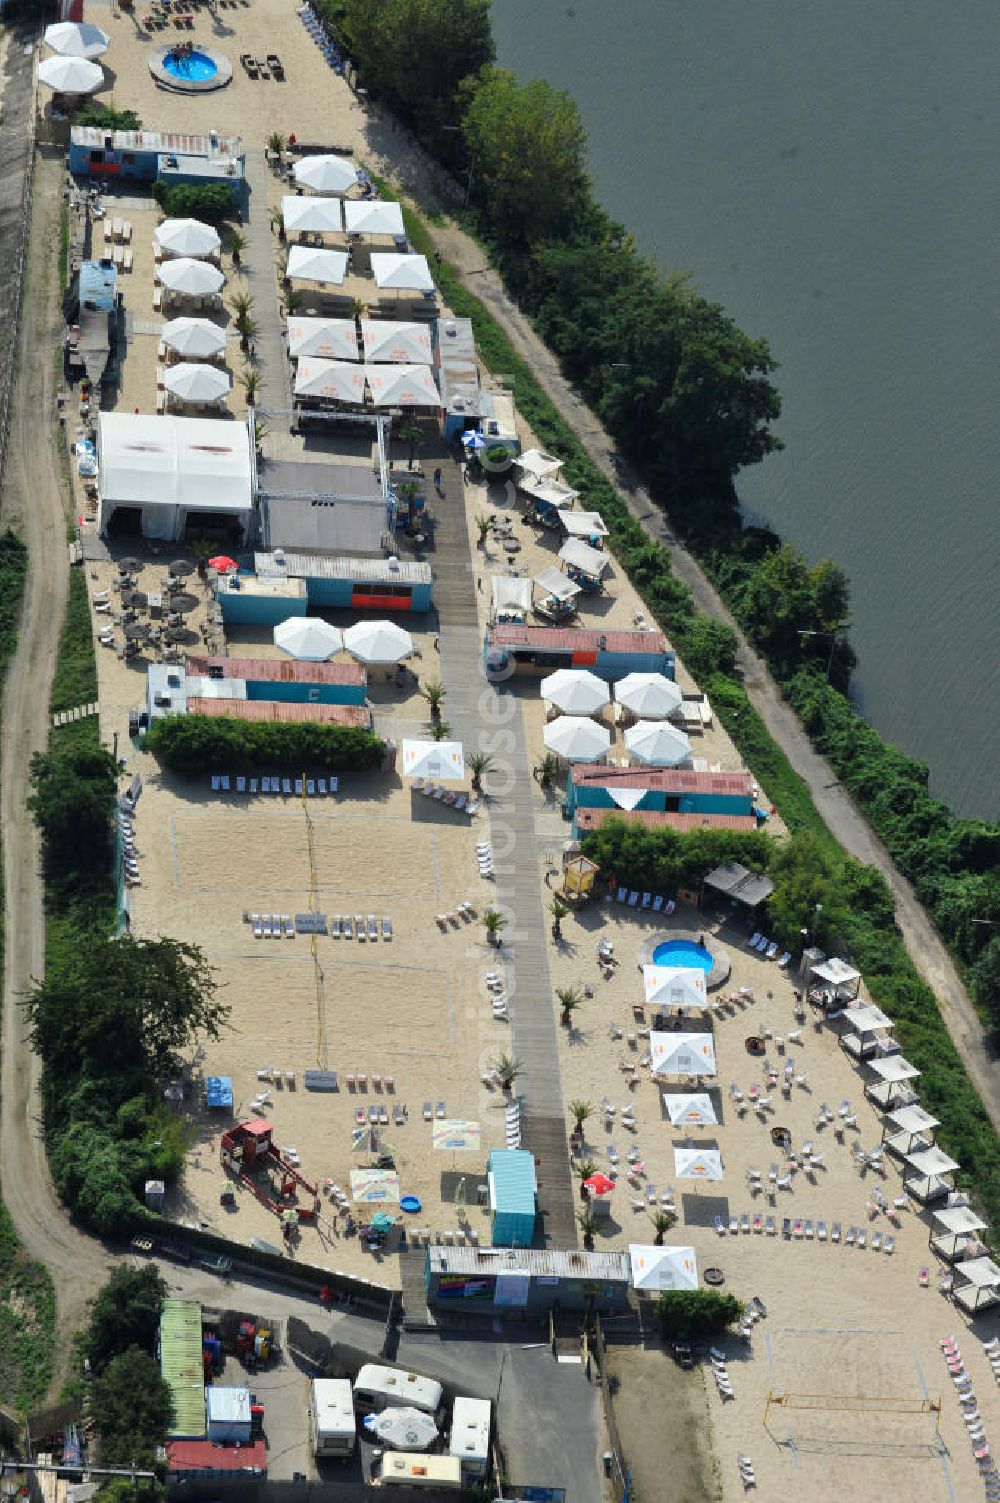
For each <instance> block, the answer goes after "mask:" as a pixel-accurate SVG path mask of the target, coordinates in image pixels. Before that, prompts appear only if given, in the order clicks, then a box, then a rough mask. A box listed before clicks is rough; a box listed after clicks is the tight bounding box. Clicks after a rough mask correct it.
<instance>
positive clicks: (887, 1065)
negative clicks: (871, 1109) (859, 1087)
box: [863, 1054, 920, 1112]
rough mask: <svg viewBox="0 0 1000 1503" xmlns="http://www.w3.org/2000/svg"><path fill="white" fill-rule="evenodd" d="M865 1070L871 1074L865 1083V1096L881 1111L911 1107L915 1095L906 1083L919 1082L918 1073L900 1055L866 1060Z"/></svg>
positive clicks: (913, 1066) (915, 1068)
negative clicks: (898, 1107)
mask: <svg viewBox="0 0 1000 1503" xmlns="http://www.w3.org/2000/svg"><path fill="white" fill-rule="evenodd" d="M863 1063H864V1067H865V1069H866V1070H869V1071H870V1072H871V1076H870V1078H869V1079H867V1080H866V1081H865V1095H866V1096H867V1097H868V1099H869V1101H872V1102H874V1104H875V1105H876V1106H877V1107H880V1108H881V1110H882V1111H884V1112H888V1111H892V1109H893V1108H894V1107H897V1106H912V1105H913V1104H914V1102H915V1101H916V1099H917V1093H916V1091H914V1090H913V1089H912V1088H911V1087H910V1086H909V1085H907V1082H908V1081H910V1080H919V1078H920V1071H919V1070H918V1069H917V1067H916V1065H911V1064H910V1061H909V1060H908V1059H904V1058H903V1056H902V1055H901V1054H890V1055H889V1057H888V1058H887V1059H866V1060H865V1061H864V1062H863Z"/></svg>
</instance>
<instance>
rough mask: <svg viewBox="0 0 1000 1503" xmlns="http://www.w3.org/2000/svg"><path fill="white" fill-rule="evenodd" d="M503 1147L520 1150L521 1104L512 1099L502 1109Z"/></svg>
mask: <svg viewBox="0 0 1000 1503" xmlns="http://www.w3.org/2000/svg"><path fill="white" fill-rule="evenodd" d="M503 1115H504V1147H506V1148H520V1146H521V1103H520V1101H519V1100H518V1099H517V1097H515V1098H514V1100H513V1101H511V1102H510V1104H509V1105H508V1106H506V1107H505V1108H504V1114H503Z"/></svg>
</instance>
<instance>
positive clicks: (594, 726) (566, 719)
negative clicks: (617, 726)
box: [542, 715, 611, 762]
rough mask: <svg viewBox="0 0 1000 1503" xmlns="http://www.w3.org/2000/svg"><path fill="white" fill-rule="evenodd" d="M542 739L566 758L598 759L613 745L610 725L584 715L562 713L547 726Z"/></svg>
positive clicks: (566, 759) (580, 759) (592, 760)
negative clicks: (599, 722) (599, 723)
mask: <svg viewBox="0 0 1000 1503" xmlns="http://www.w3.org/2000/svg"><path fill="white" fill-rule="evenodd" d="M542 739H543V741H544V742H545V746H546V748H547V749H548V750H549V751H550V752H554V753H555V755H556V756H557V757H562V758H563V760H564V761H565V762H598V761H600V759H601V758H602V757H606V756H607V754H608V751H609V749H610V746H611V732H610V731H609V730H608V728H607V726H606V725H598V723H597V721H596V720H588V719H586V718H585V717H584V716H582V715H560V716H559V718H558V720H553V721H552V722H551V723H550V724H549V725H547V726H546V727H545V730H544V732H543V736H542Z"/></svg>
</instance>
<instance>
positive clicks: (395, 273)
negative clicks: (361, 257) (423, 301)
mask: <svg viewBox="0 0 1000 1503" xmlns="http://www.w3.org/2000/svg"><path fill="white" fill-rule="evenodd" d="M371 262H372V276H373V277H374V278H375V286H376V287H378V288H383V287H384V288H392V289H394V290H395V291H397V292H433V291H434V278H433V277H432V276H431V273H430V267H429V266H428V265H427V257H426V256H406V255H399V254H397V253H396V252H393V251H382V252H379V251H373V252H372V257H371Z"/></svg>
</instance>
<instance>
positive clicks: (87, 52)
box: [45, 21, 111, 58]
mask: <svg viewBox="0 0 1000 1503" xmlns="http://www.w3.org/2000/svg"><path fill="white" fill-rule="evenodd" d="M45 45H46V47H51V48H52V51H53V52H58V53H59V55H60V57H89V58H95V57H103V56H104V54H105V52H107V50H108V48H109V47H110V46H111V38H110V37H109V36H108V34H107V32H106V31H102V30H101V28H100V27H99V26H94V25H93V23H92V22H90V21H56V22H55V23H54V24H53V25H52V26H46V28H45Z"/></svg>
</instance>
